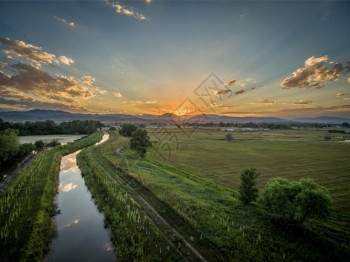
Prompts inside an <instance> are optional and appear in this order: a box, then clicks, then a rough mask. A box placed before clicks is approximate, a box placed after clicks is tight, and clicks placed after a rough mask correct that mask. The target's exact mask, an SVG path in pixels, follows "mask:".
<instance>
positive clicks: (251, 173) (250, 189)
mask: <svg viewBox="0 0 350 262" xmlns="http://www.w3.org/2000/svg"><path fill="white" fill-rule="evenodd" d="M259 175H260V174H259V173H258V172H257V171H256V169H255V168H249V169H244V170H243V171H242V172H241V184H240V186H239V199H240V200H241V201H242V203H243V204H244V205H249V204H251V203H252V202H254V201H255V200H256V199H257V198H258V192H259V190H258V188H257V187H256V178H257V177H258V176H259Z"/></svg>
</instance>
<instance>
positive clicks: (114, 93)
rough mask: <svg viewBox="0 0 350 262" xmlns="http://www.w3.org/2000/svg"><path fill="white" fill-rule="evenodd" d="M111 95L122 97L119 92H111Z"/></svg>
mask: <svg viewBox="0 0 350 262" xmlns="http://www.w3.org/2000/svg"><path fill="white" fill-rule="evenodd" d="M113 95H114V96H116V97H122V94H121V93H120V92H113Z"/></svg>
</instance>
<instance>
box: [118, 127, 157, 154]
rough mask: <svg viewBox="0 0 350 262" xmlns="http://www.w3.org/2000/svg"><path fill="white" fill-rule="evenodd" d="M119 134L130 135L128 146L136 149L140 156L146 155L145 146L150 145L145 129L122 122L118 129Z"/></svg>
mask: <svg viewBox="0 0 350 262" xmlns="http://www.w3.org/2000/svg"><path fill="white" fill-rule="evenodd" d="M119 134H121V135H122V136H126V137H131V139H130V148H133V149H136V150H137V151H138V152H139V153H140V155H141V157H144V156H145V155H146V152H147V147H149V146H151V145H152V143H151V141H150V138H149V136H148V133H147V130H145V129H141V128H138V127H137V126H136V125H133V124H124V125H123V126H122V127H121V129H120V130H119Z"/></svg>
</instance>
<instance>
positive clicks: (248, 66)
mask: <svg viewBox="0 0 350 262" xmlns="http://www.w3.org/2000/svg"><path fill="white" fill-rule="evenodd" d="M349 26H350V2H349V1H339V2H337V1H307V2H303V1H289V2H286V1H199V0H197V1H196V0H192V1H185V0H183V1H169V0H158V1H156V0H152V1H151V0H146V1H144V0H143V1H141V0H140V1H102V0H101V1H86V0H85V1H1V2H0V110H1V111H10V110H30V109H36V108H39V109H54V110H64V111H70V112H86V113H108V114H109V113H123V114H157V115H159V114H164V113H171V112H172V113H176V114H198V113H205V114H220V115H229V116H277V117H285V118H289V117H300V116H325V115H328V116H343V117H350V35H349Z"/></svg>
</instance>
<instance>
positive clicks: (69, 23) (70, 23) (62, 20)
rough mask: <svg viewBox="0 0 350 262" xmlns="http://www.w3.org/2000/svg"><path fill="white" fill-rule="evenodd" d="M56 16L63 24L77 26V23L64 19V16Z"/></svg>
mask: <svg viewBox="0 0 350 262" xmlns="http://www.w3.org/2000/svg"><path fill="white" fill-rule="evenodd" d="M54 18H55V19H56V20H57V21H59V22H61V23H63V24H66V25H68V26H70V27H75V23H74V22H68V21H67V20H66V19H64V18H59V17H57V16H54Z"/></svg>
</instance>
